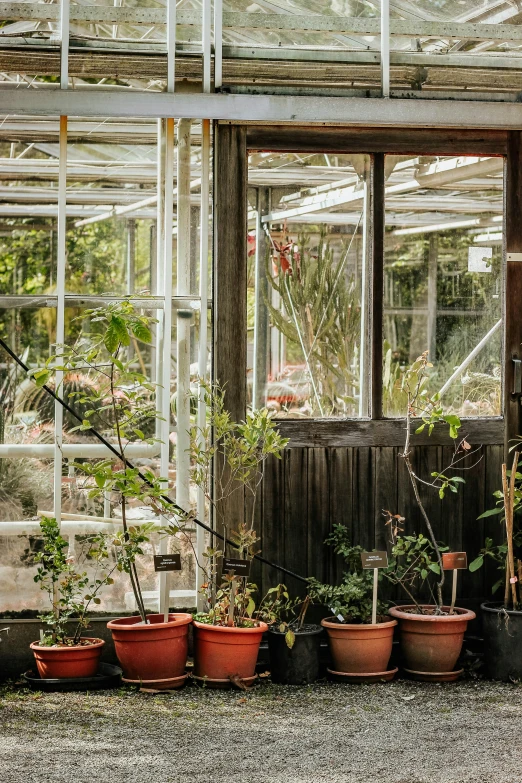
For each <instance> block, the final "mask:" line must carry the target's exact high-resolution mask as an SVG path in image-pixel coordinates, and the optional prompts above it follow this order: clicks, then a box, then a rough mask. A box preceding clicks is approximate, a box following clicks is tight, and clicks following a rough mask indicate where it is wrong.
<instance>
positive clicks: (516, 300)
mask: <svg viewBox="0 0 522 783" xmlns="http://www.w3.org/2000/svg"><path fill="white" fill-rule="evenodd" d="M505 171H506V186H505V193H506V252H507V253H522V226H521V223H520V215H521V214H522V132H521V131H510V132H509V133H508V146H507V160H506V169H505ZM504 291H505V296H504V299H505V302H504V318H505V321H504V361H505V371H504V415H505V419H506V431H505V440H504V458H505V459H506V460H507V458H508V452H509V448H510V446H512V445H513V443H512V442H511V441H512V439H513V438H515V437H516V436H517V435H520V434H521V411H520V397H519V396H515V395H514V394H513V393H512V392H513V384H514V364H513V361H512V359H513V357H518V358H519V359H522V319H521V317H520V302H521V301H522V261H506V269H505V282H504Z"/></svg>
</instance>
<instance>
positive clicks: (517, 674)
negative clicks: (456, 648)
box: [469, 451, 522, 682]
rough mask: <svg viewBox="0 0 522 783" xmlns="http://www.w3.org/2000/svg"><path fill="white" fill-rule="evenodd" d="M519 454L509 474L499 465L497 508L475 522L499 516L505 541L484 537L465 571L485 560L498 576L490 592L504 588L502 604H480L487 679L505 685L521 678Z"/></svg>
mask: <svg viewBox="0 0 522 783" xmlns="http://www.w3.org/2000/svg"><path fill="white" fill-rule="evenodd" d="M518 460H519V452H518V451H516V452H515V454H514V457H513V463H512V467H511V471H509V470H508V469H507V465H506V464H505V463H504V464H503V465H502V489H501V490H497V491H496V492H495V493H494V494H495V497H496V498H497V507H496V508H494V509H490V510H488V511H485V512H484V513H483V514H481V515H480V517H479V519H483V518H484V517H491V516H494V515H497V514H498V515H500V514H502V517H501V524H502V526H503V528H504V533H505V540H504V542H503V543H501V544H498V545H494V544H493V540H492V539H491V538H487V539H486V542H485V546H484V547H483V548H482V549H481V551H480V553H479V555H478V557H477V558H476V559H475V560H473V562H472V563H470V566H469V570H470V571H476V570H477V569H479V568H480V567H481V566H482V565H483V563H484V561H485V560H486V559H491V560H492V561H494V562H495V563H497V565H498V567H499V569H500V571H501V573H502V576H501V578H500V579H499V580H498V582H497V583H496V584H495V585H494V586H493V592H496V591H497V590H498V589H499V588H500V587H502V586H503V587H504V599H503V601H496V602H493V601H485V602H484V603H483V604H482V605H481V607H480V608H481V610H482V631H483V635H484V658H485V663H486V668H487V671H488V674H489V676H490V677H492V678H493V679H495V680H505V681H506V682H510V681H511V682H512V681H514V680H515V681H518V680H520V679H522V652H521V651H522V587H521V580H522V530H521V529H520V524H519V519H518V516H517V512H519V511H520V508H521V506H522V485H521V481H522V474H520V473H519V472H518V471H517V468H518Z"/></svg>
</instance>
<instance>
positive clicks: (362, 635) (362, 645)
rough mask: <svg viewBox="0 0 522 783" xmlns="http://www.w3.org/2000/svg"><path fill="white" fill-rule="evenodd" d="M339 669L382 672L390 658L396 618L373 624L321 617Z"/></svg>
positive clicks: (349, 671)
mask: <svg viewBox="0 0 522 783" xmlns="http://www.w3.org/2000/svg"><path fill="white" fill-rule="evenodd" d="M321 625H322V626H324V628H326V633H327V634H328V644H329V647H330V655H331V657H332V665H333V669H334V671H335V672H336V673H346V674H382V673H384V672H386V671H387V668H388V662H389V660H390V656H391V651H392V644H393V629H394V628H395V626H396V625H397V621H396V620H388V621H387V622H383V623H376V624H375V625H371V624H368V623H340V622H338V621H337V620H336V618H335V617H326V618H325V619H324V620H321Z"/></svg>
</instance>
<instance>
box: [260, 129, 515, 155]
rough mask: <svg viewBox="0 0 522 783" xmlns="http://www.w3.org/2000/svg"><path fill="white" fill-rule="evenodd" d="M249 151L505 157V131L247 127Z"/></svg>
mask: <svg viewBox="0 0 522 783" xmlns="http://www.w3.org/2000/svg"><path fill="white" fill-rule="evenodd" d="M247 146H248V149H249V150H252V151H270V152H291V151H292V150H299V149H300V150H306V151H307V152H315V151H317V152H331V153H336V152H338V153H343V152H346V153H350V152H354V153H355V152H369V153H371V152H383V151H386V152H387V153H395V154H402V155H414V156H418V155H430V154H431V155H504V154H505V153H506V151H507V132H506V131H497V130H491V131H488V130H486V131H484V130H467V129H465V130H456V129H449V128H448V129H445V128H430V129H429V130H424V129H417V128H353V127H352V128H339V127H330V128H328V127H322V128H313V127H308V128H307V127H303V126H301V127H299V128H295V127H289V126H285V125H274V124H272V125H249V126H248V128H247Z"/></svg>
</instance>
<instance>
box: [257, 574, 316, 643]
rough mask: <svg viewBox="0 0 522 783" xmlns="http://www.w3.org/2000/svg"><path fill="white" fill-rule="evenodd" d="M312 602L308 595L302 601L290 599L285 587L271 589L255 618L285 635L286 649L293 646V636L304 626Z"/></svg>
mask: <svg viewBox="0 0 522 783" xmlns="http://www.w3.org/2000/svg"><path fill="white" fill-rule="evenodd" d="M311 602H312V599H311V597H310V595H307V596H306V597H305V598H304V599H301V598H291V597H290V594H289V592H288V589H287V587H286V585H284V584H278V585H277V586H276V587H271V588H270V589H269V590H268V591H267V593H266V595H265V597H264V598H263V600H262V601H261V603H260V604H259V609H258V610H257V612H256V617H258V618H259V619H260V620H263V622H265V623H267V625H269V626H272V627H274V628H276V629H277V630H278V631H279V633H283V634H284V635H285V641H286V644H287V647H289V649H290V650H291V649H292V647H293V646H294V644H295V635H296V633H299V632H300V631H301V630H302V628H303V625H304V621H305V617H306V613H307V611H308V608H309V606H310V604H311Z"/></svg>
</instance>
